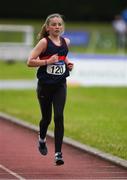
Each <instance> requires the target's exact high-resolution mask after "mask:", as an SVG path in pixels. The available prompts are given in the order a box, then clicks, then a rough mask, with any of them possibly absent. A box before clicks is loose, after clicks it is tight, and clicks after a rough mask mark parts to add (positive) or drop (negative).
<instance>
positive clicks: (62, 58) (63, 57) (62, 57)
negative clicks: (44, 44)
mask: <svg viewBox="0 0 127 180" xmlns="http://www.w3.org/2000/svg"><path fill="white" fill-rule="evenodd" d="M51 56H52V55H48V56H44V57H42V58H41V60H43V59H49V58H50V57H51ZM65 58H66V56H58V59H59V61H61V60H62V61H64V60H65Z"/></svg>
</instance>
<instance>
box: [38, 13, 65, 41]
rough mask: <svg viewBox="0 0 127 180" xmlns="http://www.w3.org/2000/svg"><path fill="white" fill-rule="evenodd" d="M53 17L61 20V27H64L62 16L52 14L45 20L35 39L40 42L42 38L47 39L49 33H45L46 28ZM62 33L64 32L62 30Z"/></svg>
mask: <svg viewBox="0 0 127 180" xmlns="http://www.w3.org/2000/svg"><path fill="white" fill-rule="evenodd" d="M54 17H58V18H61V19H62V21H63V25H64V20H63V16H62V15H60V14H58V13H54V14H50V15H49V16H48V17H47V18H46V20H45V23H44V24H43V25H42V27H41V31H40V32H39V33H38V36H37V39H38V40H41V39H42V38H44V37H47V36H48V35H49V33H48V32H47V30H46V26H48V25H49V22H50V19H52V18H54ZM63 31H64V30H63Z"/></svg>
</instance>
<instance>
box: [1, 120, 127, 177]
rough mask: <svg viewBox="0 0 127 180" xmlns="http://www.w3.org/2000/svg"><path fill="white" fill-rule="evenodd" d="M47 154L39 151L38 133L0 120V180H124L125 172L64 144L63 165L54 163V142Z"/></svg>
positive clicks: (49, 144) (50, 141) (126, 175)
mask: <svg viewBox="0 0 127 180" xmlns="http://www.w3.org/2000/svg"><path fill="white" fill-rule="evenodd" d="M47 143H48V151H49V153H48V155H47V156H42V155H40V153H39V152H38V148H37V144H38V135H37V132H35V131H32V130H30V129H27V128H24V127H21V126H19V125H16V124H14V123H12V122H9V121H6V120H4V119H0V179H2V180H5V179H21V180H24V179H36V180H37V179H45V180H46V179H54V180H56V179H101V180H102V179H119V180H120V179H127V170H126V169H125V168H122V167H120V166H117V165H115V164H112V163H110V162H108V161H105V160H103V159H101V158H99V157H97V156H93V155H91V154H88V153H86V152H83V151H81V150H78V149H76V148H73V147H72V146H69V145H67V144H64V145H63V155H64V160H65V164H64V165H63V166H55V164H54V142H53V139H52V138H50V137H48V138H47Z"/></svg>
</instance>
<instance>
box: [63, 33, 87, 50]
mask: <svg viewBox="0 0 127 180" xmlns="http://www.w3.org/2000/svg"><path fill="white" fill-rule="evenodd" d="M64 37H67V38H69V39H70V41H71V45H74V46H76V45H77V46H80V45H82V46H87V45H88V42H89V38H90V33H89V32H87V31H66V32H65V33H64Z"/></svg>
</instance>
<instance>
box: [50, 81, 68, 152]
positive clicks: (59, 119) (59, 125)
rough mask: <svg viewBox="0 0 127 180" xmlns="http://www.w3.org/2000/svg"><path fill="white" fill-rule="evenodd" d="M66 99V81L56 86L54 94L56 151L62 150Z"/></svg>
mask: <svg viewBox="0 0 127 180" xmlns="http://www.w3.org/2000/svg"><path fill="white" fill-rule="evenodd" d="M65 101H66V83H63V84H60V85H59V86H58V87H56V92H55V94H54V96H53V107H54V123H55V130H54V135H55V153H56V152H61V148H62V142H63V136H64V114H63V113H64V106H65Z"/></svg>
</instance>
